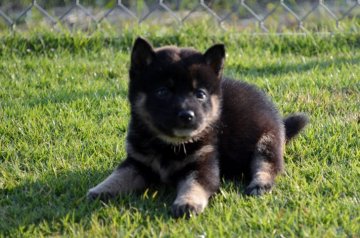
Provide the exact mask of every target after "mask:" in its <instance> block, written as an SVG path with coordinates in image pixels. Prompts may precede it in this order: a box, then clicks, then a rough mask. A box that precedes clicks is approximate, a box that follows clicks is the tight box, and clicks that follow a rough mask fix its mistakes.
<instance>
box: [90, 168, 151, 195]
mask: <svg viewBox="0 0 360 238" xmlns="http://www.w3.org/2000/svg"><path fill="white" fill-rule="evenodd" d="M144 186H145V181H144V179H143V177H142V176H141V175H139V174H138V172H137V171H136V170H135V169H134V168H132V167H126V168H120V169H116V170H115V171H114V172H113V173H112V174H110V176H109V177H107V178H106V179H105V180H104V181H102V182H101V183H99V184H98V185H96V186H95V187H93V188H91V189H90V190H89V192H88V194H92V193H94V194H106V193H108V194H111V195H117V194H121V193H129V192H132V191H136V190H139V189H142V188H144Z"/></svg>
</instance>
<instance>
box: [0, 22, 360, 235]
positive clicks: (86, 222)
mask: <svg viewBox="0 0 360 238" xmlns="http://www.w3.org/2000/svg"><path fill="white" fill-rule="evenodd" d="M151 32H153V33H150V30H149V29H140V30H135V31H134V32H130V31H127V32H124V33H123V34H122V35H121V36H114V35H110V36H109V35H105V34H104V33H97V34H94V35H92V36H90V37H89V36H85V35H83V34H74V35H68V34H56V33H49V32H42V33H30V34H28V35H10V34H4V35H3V36H2V37H1V38H0V236H15V237H39V236H66V237H68V236H70V237H78V236H86V237H102V236H117V237H254V236H257V237H272V236H274V237H359V236H360V160H359V158H360V139H359V135H360V129H359V123H360V78H359V75H360V67H359V65H360V50H359V49H360V40H359V39H360V35H359V34H353V35H328V36H320V35H308V36H273V35H267V36H250V35H238V34H232V33H225V32H213V31H212V30H211V29H208V28H206V27H204V26H199V27H195V28H191V27H188V28H186V27H185V28H183V29H181V30H178V31H175V30H166V31H165V30H161V31H160V30H156V31H151ZM137 35H144V36H146V37H148V38H149V39H150V40H151V41H152V42H154V45H155V46H161V45H164V44H176V45H180V46H193V47H195V48H198V49H201V50H205V49H206V48H207V47H209V46H210V45H211V44H212V43H215V42H224V43H225V44H226V47H227V61H226V69H225V74H226V75H228V76H230V77H234V78H239V79H242V80H245V81H248V82H251V83H254V84H256V85H258V86H259V87H260V88H262V89H263V90H264V91H266V92H267V93H268V94H269V95H270V96H271V97H272V99H273V101H274V102H275V103H276V104H277V106H278V108H279V109H280V111H281V112H282V113H283V114H284V115H286V114H288V113H292V112H297V111H302V112H306V113H308V114H309V115H310V117H311V124H310V125H309V126H308V128H307V129H306V130H305V132H304V133H302V134H301V135H300V136H299V137H298V138H296V139H295V140H294V141H292V142H291V143H290V144H288V145H287V150H286V155H285V160H286V172H285V173H284V174H283V175H282V176H280V177H279V178H278V179H277V186H276V187H275V189H274V191H273V192H272V194H270V195H265V196H263V197H260V198H253V197H247V196H244V195H243V188H244V187H243V185H241V184H240V185H237V184H234V183H232V182H227V181H224V182H223V186H222V189H221V192H220V193H218V194H217V195H216V196H215V197H214V198H213V199H212V200H211V202H210V204H209V207H208V208H207V209H206V211H205V212H204V213H203V214H202V215H200V216H199V217H196V218H192V219H190V220H182V219H180V220H175V219H172V218H171V216H170V213H169V210H170V206H171V202H172V200H173V199H174V197H175V193H174V191H173V189H164V188H159V189H158V190H156V189H150V190H148V191H146V192H145V193H142V194H139V195H134V194H133V195H129V196H123V197H120V198H118V199H116V200H114V201H112V202H110V203H106V204H105V203H102V202H99V201H98V202H88V201H87V200H86V198H85V194H86V192H87V190H88V189H89V188H90V187H91V186H94V185H95V184H97V183H98V182H100V181H101V180H102V179H103V178H104V177H106V176H107V175H108V174H109V173H110V172H111V170H112V169H114V168H115V166H116V165H117V164H118V163H119V162H120V161H121V160H122V159H123V158H124V157H125V150H124V138H125V135H126V128H127V123H128V121H129V105H128V103H127V98H126V97H127V85H128V82H127V80H128V72H127V70H128V67H129V49H130V48H131V43H132V41H133V39H134V38H135V37H136V36H137Z"/></svg>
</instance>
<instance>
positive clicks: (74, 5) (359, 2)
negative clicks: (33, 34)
mask: <svg viewBox="0 0 360 238" xmlns="http://www.w3.org/2000/svg"><path fill="white" fill-rule="evenodd" d="M199 21H200V22H210V23H214V25H215V26H216V27H221V28H223V29H232V30H234V31H239V32H265V33H266V32H278V33H284V32H290V33H291V32H358V31H359V29H360V0H342V1H336V0H328V1H326V0H305V1H300V0H272V1H271V0H228V1H216V0H173V1H166V0H152V1H151V0H150V1H145V0H135V1H133V0H112V1H111V0H0V29H1V30H6V29H10V30H28V29H33V28H36V27H39V26H41V27H43V26H45V27H51V28H64V27H65V28H70V29H74V28H75V29H82V30H88V29H91V28H93V29H97V28H99V27H102V26H110V27H113V28H115V29H120V30H121V29H123V28H125V27H128V26H136V25H139V24H157V25H161V26H162V25H164V26H173V27H175V26H176V25H182V24H185V23H192V24H193V23H194V24H197V23H199Z"/></svg>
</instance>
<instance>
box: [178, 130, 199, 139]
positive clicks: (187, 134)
mask: <svg viewBox="0 0 360 238" xmlns="http://www.w3.org/2000/svg"><path fill="white" fill-rule="evenodd" d="M195 132H196V130H192V129H175V130H173V133H174V136H175V137H180V138H181V137H183V138H190V137H193V136H196V135H195Z"/></svg>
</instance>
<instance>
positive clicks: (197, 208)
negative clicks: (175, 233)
mask: <svg viewBox="0 0 360 238" xmlns="http://www.w3.org/2000/svg"><path fill="white" fill-rule="evenodd" d="M202 211H203V207H202V206H201V205H200V204H199V205H197V204H189V203H185V204H173V205H172V215H173V217H175V218H181V217H185V218H187V219H189V218H190V217H192V216H193V215H198V214H200V213H201V212H202Z"/></svg>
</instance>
